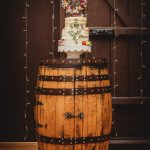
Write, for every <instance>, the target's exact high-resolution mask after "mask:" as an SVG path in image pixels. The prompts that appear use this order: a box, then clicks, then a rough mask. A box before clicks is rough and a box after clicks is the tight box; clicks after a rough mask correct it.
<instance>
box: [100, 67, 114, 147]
mask: <svg viewBox="0 0 150 150" xmlns="http://www.w3.org/2000/svg"><path fill="white" fill-rule="evenodd" d="M100 74H101V75H106V74H108V70H107V69H101V71H100ZM109 85H110V81H109V80H103V81H102V86H104V87H105V86H109ZM102 96H103V100H102V101H103V107H102V128H103V134H110V130H111V129H110V122H112V116H111V115H112V109H111V94H109V93H105V94H103V95H102ZM108 147H109V141H105V142H103V149H104V150H108Z"/></svg>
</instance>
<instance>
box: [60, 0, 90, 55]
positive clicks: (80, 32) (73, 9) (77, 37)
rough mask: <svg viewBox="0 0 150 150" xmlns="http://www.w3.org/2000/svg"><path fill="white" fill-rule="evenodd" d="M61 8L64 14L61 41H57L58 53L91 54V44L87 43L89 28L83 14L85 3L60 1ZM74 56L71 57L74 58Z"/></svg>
mask: <svg viewBox="0 0 150 150" xmlns="http://www.w3.org/2000/svg"><path fill="white" fill-rule="evenodd" d="M62 6H63V7H64V9H65V12H66V16H67V17H66V18H65V27H64V28H63V30H62V36H61V39H60V40H59V41H58V51H59V52H66V53H67V54H69V55H70V54H78V55H79V54H81V53H83V52H91V45H92V44H91V42H90V41H89V28H88V27H87V26H86V25H87V18H86V17H85V16H84V15H85V14H84V13H83V12H84V11H85V8H86V6H87V1H84V0H83V1H82V3H81V2H80V1H79V3H77V1H76V3H75V4H74V3H73V1H72V3H69V1H68V2H67V1H62ZM74 56H75V55H73V57H74ZM70 57H71V56H70Z"/></svg>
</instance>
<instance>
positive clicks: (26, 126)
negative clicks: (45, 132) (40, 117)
mask: <svg viewBox="0 0 150 150" xmlns="http://www.w3.org/2000/svg"><path fill="white" fill-rule="evenodd" d="M28 7H29V4H28V2H27V0H25V16H23V17H22V19H23V20H24V21H25V29H23V32H25V50H24V57H25V66H24V69H25V108H24V118H25V136H24V140H27V137H28V131H29V128H28V125H27V108H28V105H30V101H29V93H30V91H29V88H28V85H29V81H30V80H29V77H28V44H29V41H28Z"/></svg>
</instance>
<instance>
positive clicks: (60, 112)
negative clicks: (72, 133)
mask: <svg viewBox="0 0 150 150" xmlns="http://www.w3.org/2000/svg"><path fill="white" fill-rule="evenodd" d="M58 76H65V70H64V69H61V68H59V72H58ZM57 87H58V88H61V89H64V88H66V87H65V82H59V83H58V86H57ZM64 98H65V97H64V96H57V100H56V137H58V138H63V137H64ZM57 149H58V150H63V149H64V145H57Z"/></svg>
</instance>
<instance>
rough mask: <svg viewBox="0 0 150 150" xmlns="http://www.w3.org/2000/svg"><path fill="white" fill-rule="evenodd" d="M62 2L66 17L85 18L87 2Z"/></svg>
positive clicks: (80, 0) (82, 0)
mask: <svg viewBox="0 0 150 150" xmlns="http://www.w3.org/2000/svg"><path fill="white" fill-rule="evenodd" d="M61 2H62V6H63V8H64V10H65V13H66V16H71V17H76V16H85V13H86V12H85V11H86V8H87V0H62V1H61Z"/></svg>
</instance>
